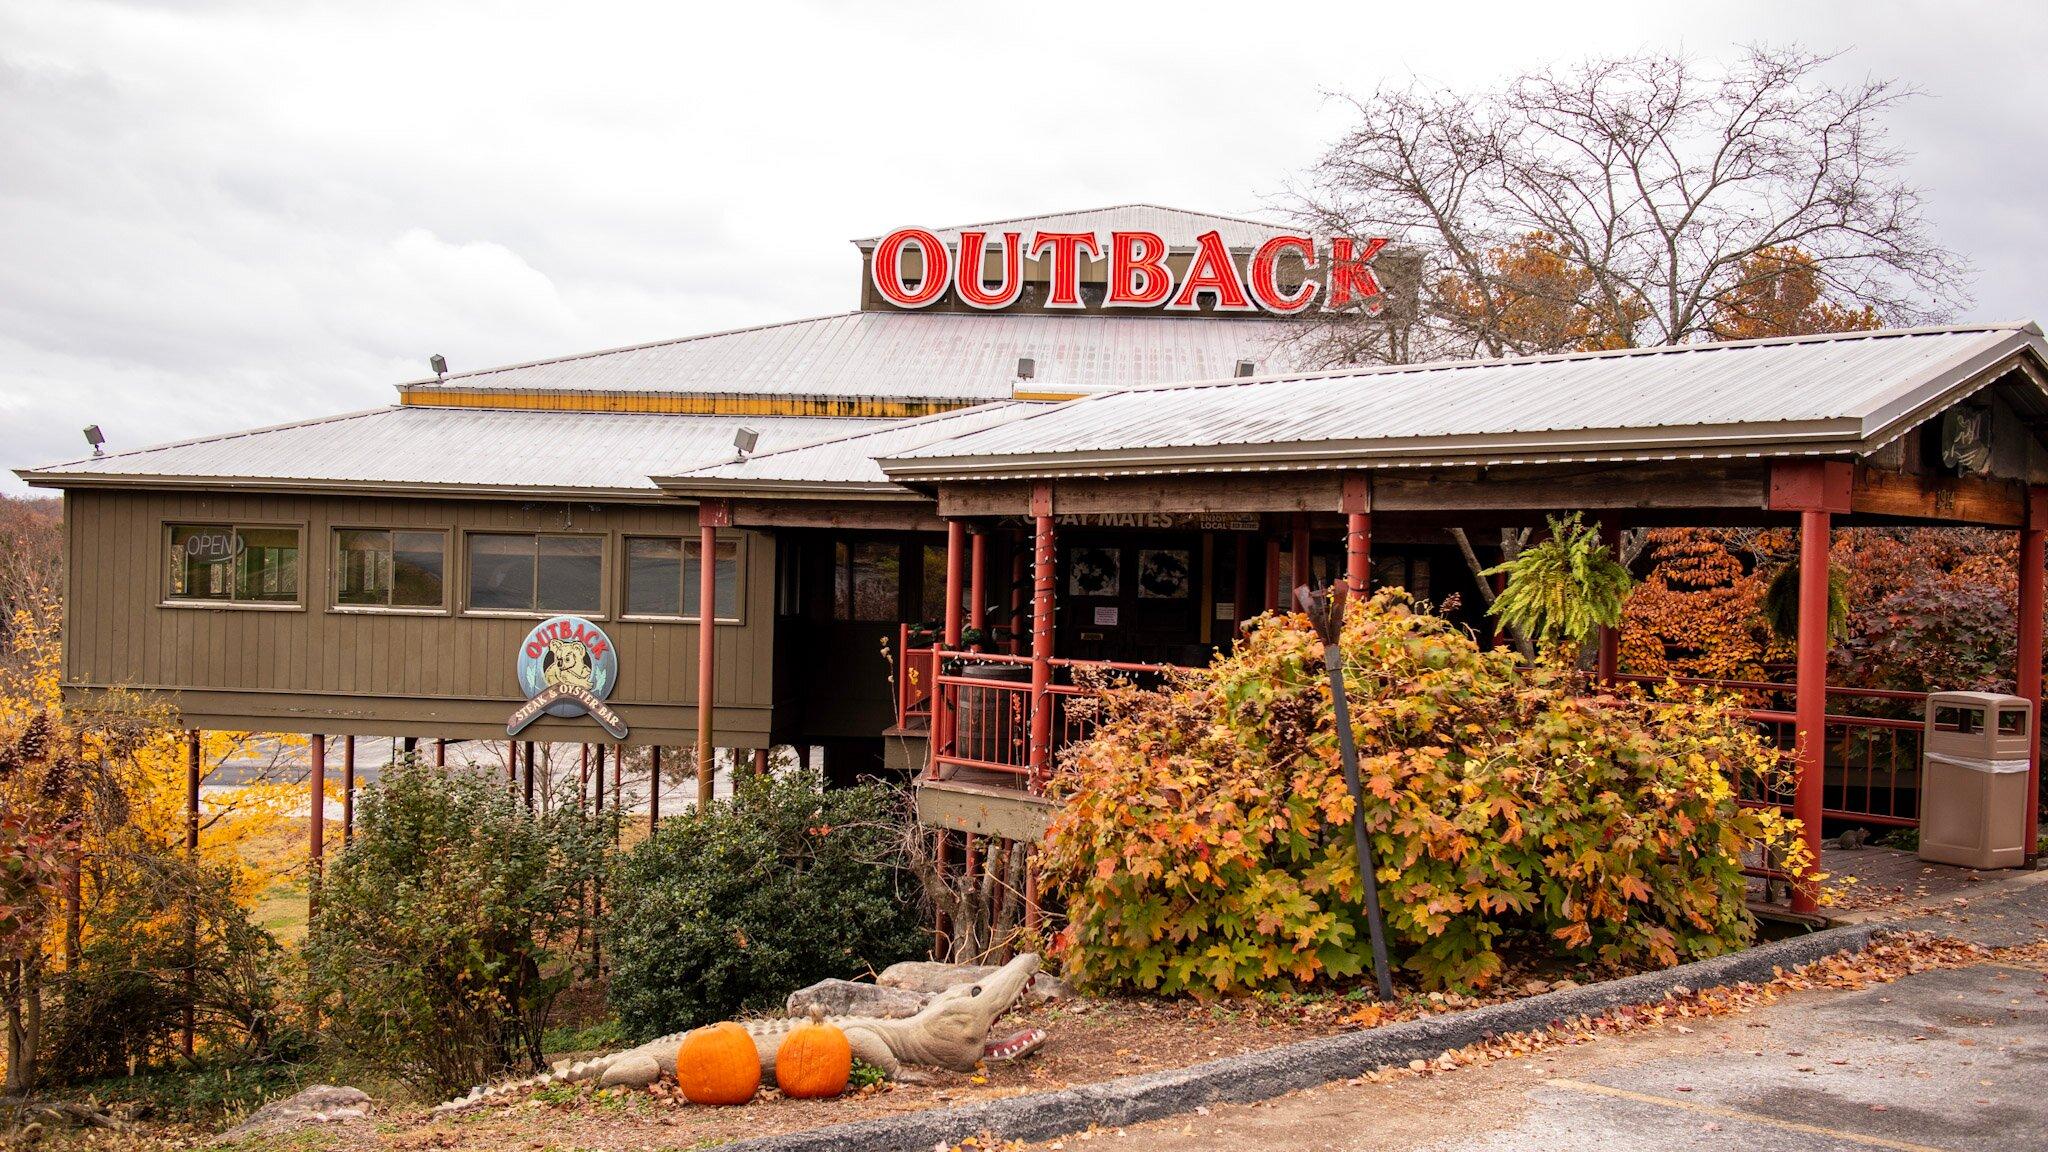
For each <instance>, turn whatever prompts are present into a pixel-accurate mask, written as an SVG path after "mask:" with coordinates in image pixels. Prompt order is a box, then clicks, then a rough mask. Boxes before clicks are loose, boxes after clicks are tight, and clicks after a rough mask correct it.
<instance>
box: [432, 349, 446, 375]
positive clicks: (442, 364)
mask: <svg viewBox="0 0 2048 1152" xmlns="http://www.w3.org/2000/svg"><path fill="white" fill-rule="evenodd" d="M427 367H429V368H432V369H433V370H434V379H436V380H445V379H447V378H448V358H447V357H446V356H443V355H441V354H440V353H439V352H436V353H434V354H433V355H432V356H429V357H427Z"/></svg>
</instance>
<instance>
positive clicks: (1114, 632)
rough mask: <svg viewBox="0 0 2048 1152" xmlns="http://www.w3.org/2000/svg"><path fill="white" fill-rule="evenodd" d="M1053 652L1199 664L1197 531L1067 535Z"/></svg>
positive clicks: (1202, 657)
mask: <svg viewBox="0 0 2048 1152" xmlns="http://www.w3.org/2000/svg"><path fill="white" fill-rule="evenodd" d="M1058 574H1059V581H1060V583H1059V596H1058V603H1059V606H1060V610H1059V615H1058V618H1057V620H1056V622H1055V623H1056V627H1055V636H1054V641H1053V643H1054V650H1055V651H1056V652H1058V653H1059V654H1060V655H1061V656H1066V657H1072V658H1073V659H1076V660H1117V661H1126V662H1130V663H1137V664H1200V663H1203V662H1205V661H1206V660H1207V659H1208V656H1209V647H1208V646H1207V645H1205V644H1203V643H1202V642H1201V618H1202V617H1201V612H1202V604H1203V599H1204V591H1205V589H1204V584H1203V579H1204V575H1203V571H1202V539H1201V534H1200V533H1198V532H1146V531H1130V532H1122V531H1116V532H1111V531H1100V530H1075V529H1067V530H1065V531H1063V532H1062V533H1061V537H1060V547H1059V569H1058Z"/></svg>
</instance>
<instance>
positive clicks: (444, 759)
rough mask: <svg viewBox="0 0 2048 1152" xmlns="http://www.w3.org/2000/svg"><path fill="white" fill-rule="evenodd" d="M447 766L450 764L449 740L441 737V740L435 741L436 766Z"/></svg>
mask: <svg viewBox="0 0 2048 1152" xmlns="http://www.w3.org/2000/svg"><path fill="white" fill-rule="evenodd" d="M447 766H448V741H447V740H445V739H441V740H436V741H434V767H436V768H446V767H447Z"/></svg>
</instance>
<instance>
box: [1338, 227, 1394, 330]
mask: <svg viewBox="0 0 2048 1152" xmlns="http://www.w3.org/2000/svg"><path fill="white" fill-rule="evenodd" d="M1356 243H1357V242H1356V241H1354V240H1352V239H1351V238H1350V237H1349V236H1336V237H1332V238H1331V240H1330V294H1329V295H1328V296H1326V297H1324V304H1323V306H1324V307H1326V308H1328V309H1330V310H1331V311H1335V310H1337V309H1339V308H1346V307H1349V306H1350V305H1351V302H1352V301H1353V300H1357V301H1360V302H1361V303H1362V304H1363V305H1364V307H1365V310H1366V311H1368V312H1378V311H1379V310H1380V304H1381V301H1380V278H1379V277H1378V276H1375V275H1373V271H1372V258H1373V257H1375V256H1377V255H1379V254H1380V249H1382V248H1385V247H1386V246H1387V238H1386V237H1384V236H1376V237H1374V238H1373V239H1371V240H1367V241H1366V242H1365V245H1364V247H1362V248H1358V249H1355V250H1354V248H1353V247H1352V246H1353V245H1354V244H1356Z"/></svg>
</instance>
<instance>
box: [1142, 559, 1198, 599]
mask: <svg viewBox="0 0 2048 1152" xmlns="http://www.w3.org/2000/svg"><path fill="white" fill-rule="evenodd" d="M1191 578H1192V573H1191V571H1190V570H1189V568H1188V553H1187V550H1186V549H1184V548H1140V549H1138V599H1140V600H1184V599H1186V598H1187V594H1188V585H1189V583H1190V582H1191Z"/></svg>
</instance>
